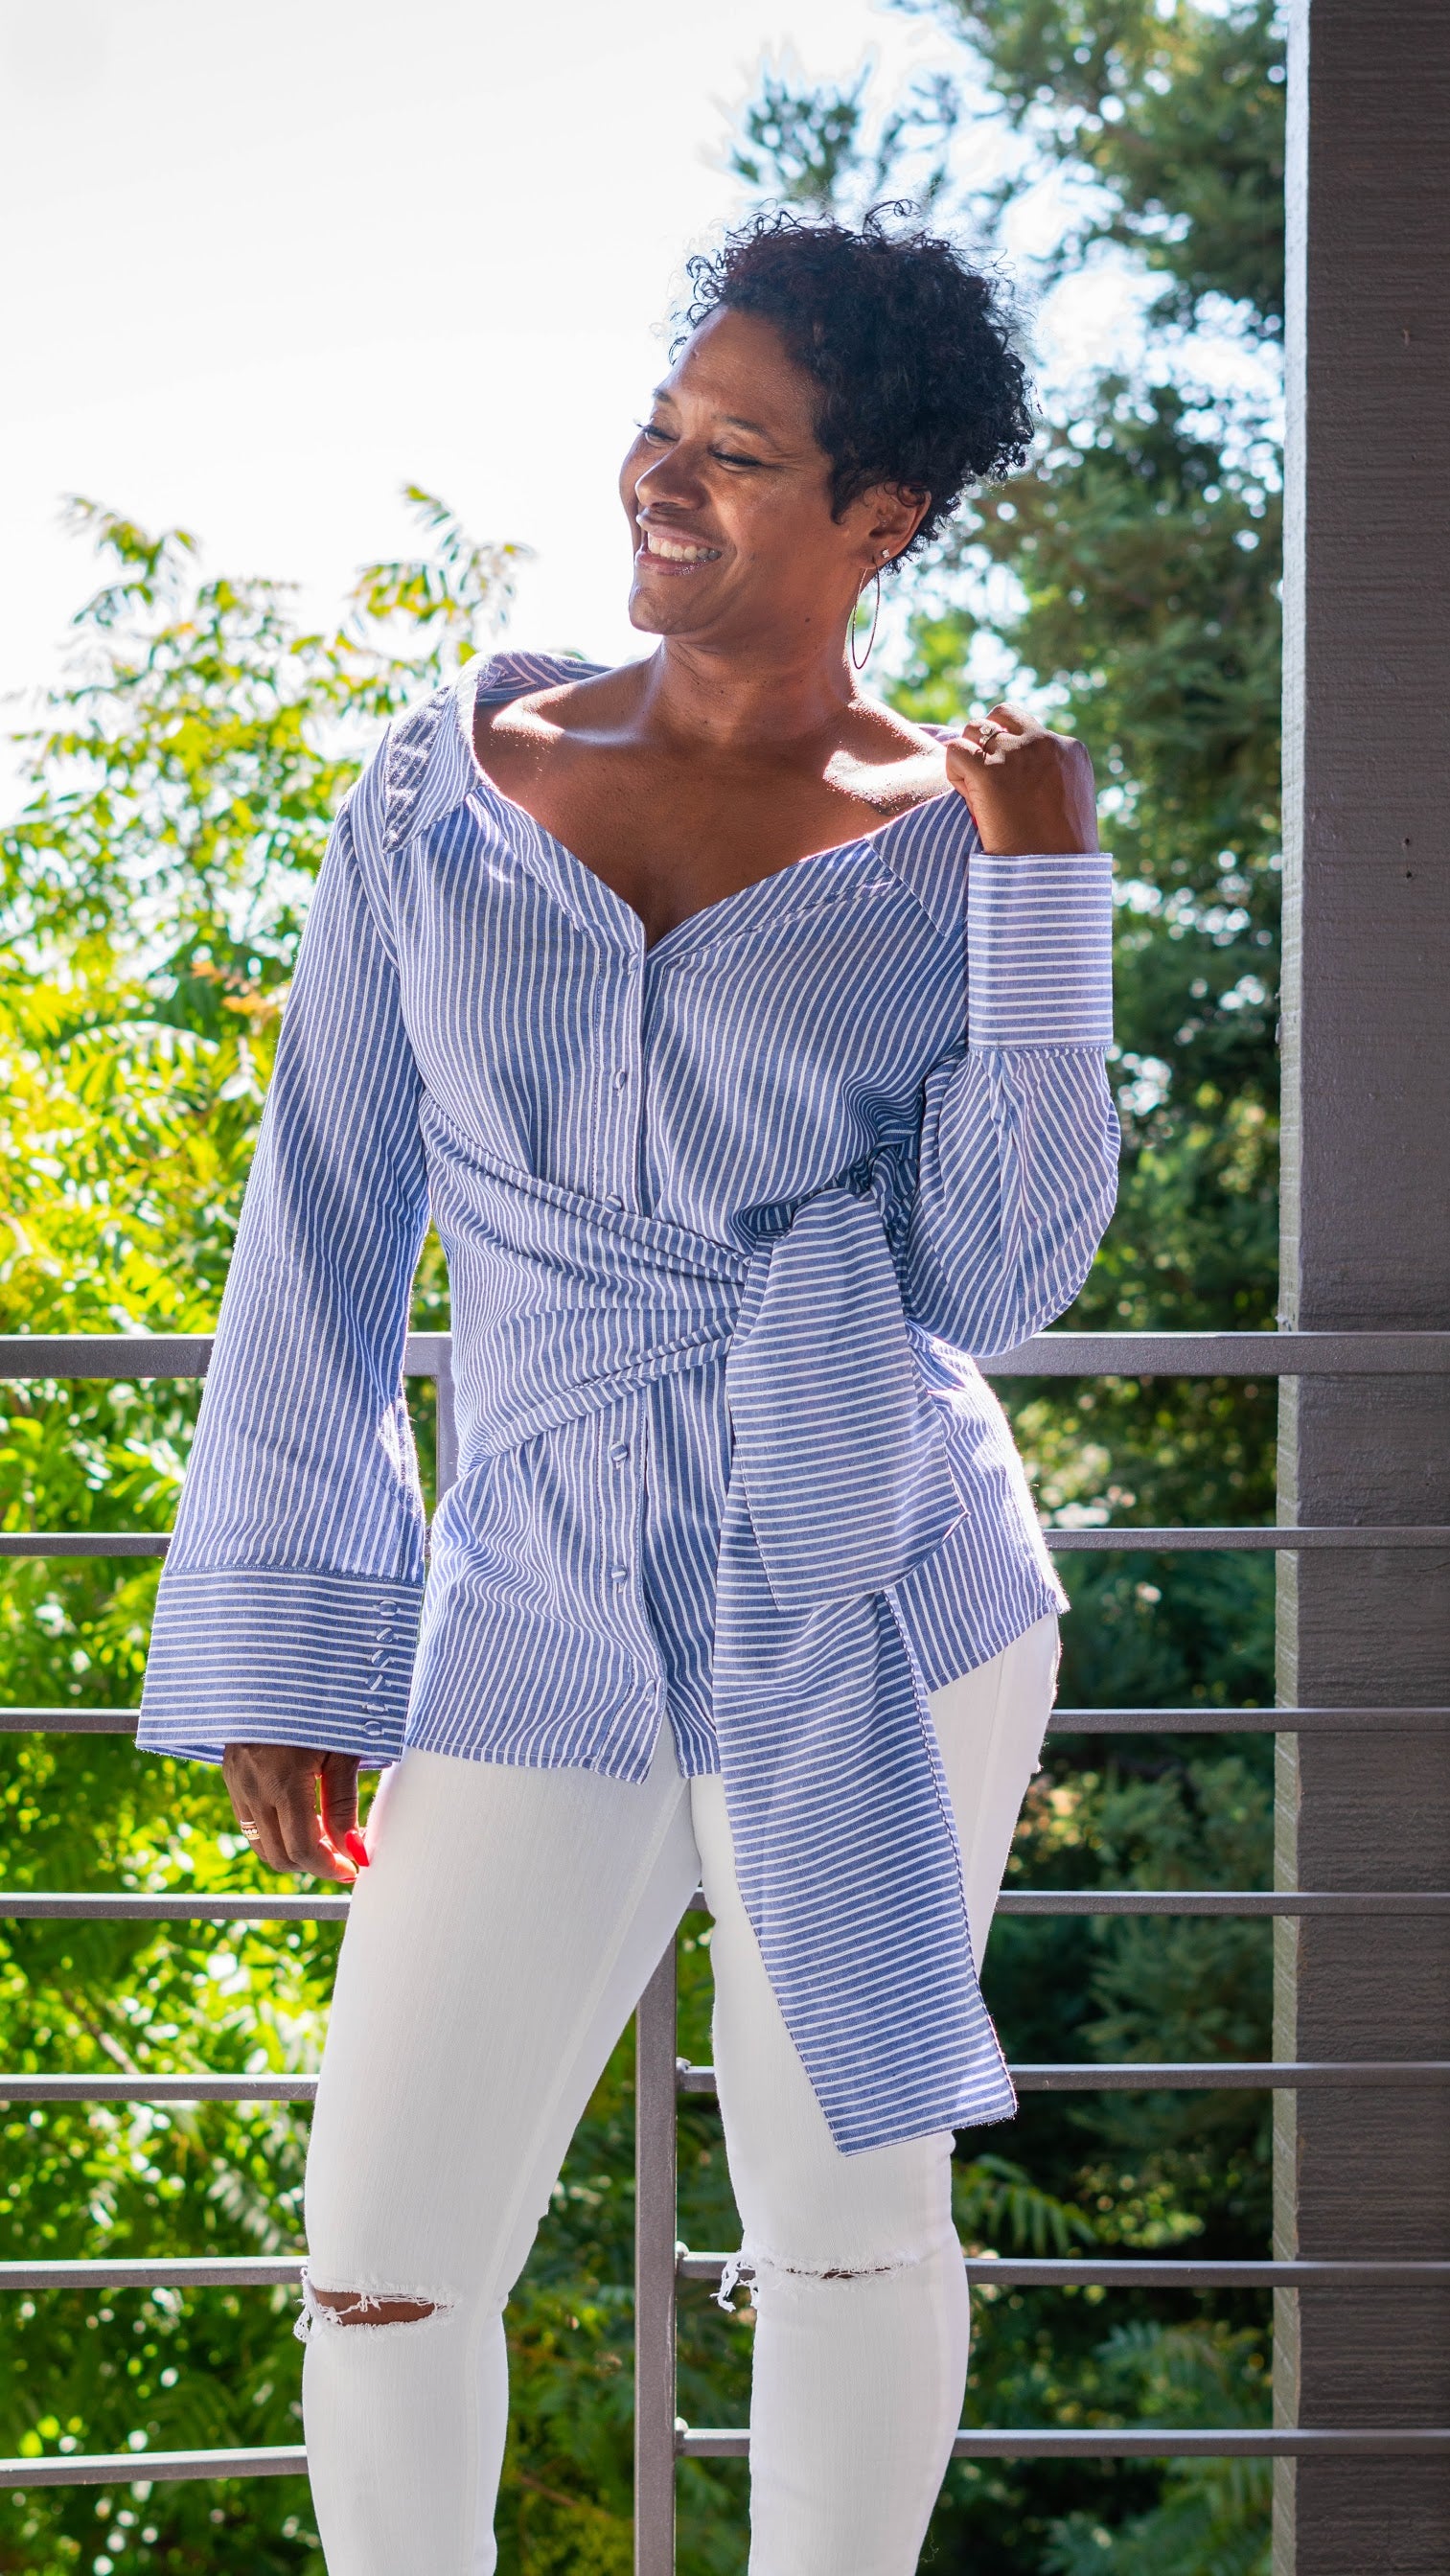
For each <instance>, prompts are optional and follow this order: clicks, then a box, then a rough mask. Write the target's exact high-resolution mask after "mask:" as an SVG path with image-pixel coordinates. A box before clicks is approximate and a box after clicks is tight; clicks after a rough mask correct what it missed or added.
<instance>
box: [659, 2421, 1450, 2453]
mask: <svg viewBox="0 0 1450 2576" xmlns="http://www.w3.org/2000/svg"><path fill="white" fill-rule="evenodd" d="M676 2446H677V2448H678V2451H679V2455H680V2457H681V2459H684V2460H744V2459H748V2458H749V2456H750V2435H749V2434H748V2433H747V2432H746V2431H745V2430H744V2428H743V2426H742V2428H741V2429H740V2430H739V2431H738V2432H737V2431H736V2430H735V2429H734V2428H733V2427H731V2428H730V2429H729V2430H726V2429H725V2428H723V2427H721V2428H718V2429H717V2428H716V2427H715V2426H713V2425H711V2426H705V2425H699V2426H696V2425H681V2426H680V2428H679V2431H678V2433H677V2435H676ZM1427 2451H1428V2452H1443V2451H1450V2427H1443V2428H1442V2427H1441V2426H1439V2425H1435V2426H1426V2427H1425V2428H1424V2429H1423V2430H1422V2429H1421V2428H1420V2427H1419V2426H1416V2427H1415V2428H1414V2429H1413V2430H1407V2431H1400V2430H1392V2429H1390V2428H1389V2427H1385V2428H1384V2429H1381V2428H1380V2427H1379V2426H1374V2427H1373V2428H1371V2427H1368V2426H1366V2427H1364V2428H1363V2429H1361V2428H1360V2427H1359V2426H1358V2425H1355V2426H1352V2427H1349V2428H1346V2429H1344V2430H1333V2431H1331V2430H1329V2429H1326V2430H1325V2431H1323V2432H1296V2431H1292V2430H1289V2429H1287V2428H1282V2427H1280V2426H1278V2425H1273V2426H1269V2425H1265V2426H1264V2427H1263V2429H1262V2430H1260V2429H1259V2427H1257V2426H1253V2427H1248V2428H1235V2429H1234V2430H1233V2431H1231V2432H1222V2433H1215V2432H1208V2431H1201V2430H1199V2429H1198V2428H1197V2427H1195V2428H1194V2430H1193V2431H1192V2432H1176V2431H1172V2430H1170V2429H1168V2428H1167V2427H1165V2428H1164V2429H1163V2430H1161V2431H1159V2430H1157V2429H1155V2428H1153V2427H1151V2426H1149V2425H1146V2424H1135V2425H1132V2426H1131V2427H1129V2428H1127V2429H1125V2430H1124V2431H1122V2432H1106V2431H1105V2432H1098V2431H1097V2430H1096V2429H1094V2430H1093V2431H1091V2432H1088V2431H1078V2430H1077V2429H1076V2427H1074V2429H1073V2430H1072V2431H1071V2432H1062V2431H1059V2430H1058V2429H1057V2428H1056V2427H1055V2426H1053V2427H1049V2428H1044V2429H1043V2430H1041V2431H1039V2430H1038V2429H1037V2428H1036V2427H1032V2428H1030V2429H1023V2430H1020V2431H1018V2430H1013V2431H1008V2432H997V2431H996V2430H995V2429H993V2430H992V2431H990V2432H987V2431H980V2432H979V2431H977V2430H976V2429H975V2428H974V2427H973V2428H969V2427H967V2426H965V2425H964V2426H963V2428H962V2430H961V2432H960V2433H958V2435H957V2438H956V2440H955V2441H954V2442H953V2444H952V2458H953V2459H954V2460H1293V2459H1300V2460H1302V2459H1307V2458H1314V2457H1318V2458H1321V2459H1322V2458H1325V2457H1334V2456H1342V2455H1348V2456H1352V2457H1356V2458H1361V2459H1363V2458H1370V2459H1374V2458H1391V2459H1394V2458H1403V2457H1405V2456H1406V2455H1423V2454H1424V2453H1425V2452H1427Z"/></svg>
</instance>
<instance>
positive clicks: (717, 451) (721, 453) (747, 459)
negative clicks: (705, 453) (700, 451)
mask: <svg viewBox="0 0 1450 2576" xmlns="http://www.w3.org/2000/svg"><path fill="white" fill-rule="evenodd" d="M710 453H711V455H712V456H714V457H718V459H719V461H720V463H721V464H722V465H759V464H760V462H761V459H760V458H759V457H758V456H732V455H731V453H730V451H729V449H728V448H726V447H712V448H711V450H710Z"/></svg>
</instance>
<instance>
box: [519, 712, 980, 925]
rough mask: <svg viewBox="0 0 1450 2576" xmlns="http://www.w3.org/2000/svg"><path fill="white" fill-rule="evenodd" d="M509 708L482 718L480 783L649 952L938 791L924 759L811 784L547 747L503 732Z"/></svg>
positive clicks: (758, 765) (830, 773)
mask: <svg viewBox="0 0 1450 2576" xmlns="http://www.w3.org/2000/svg"><path fill="white" fill-rule="evenodd" d="M510 712H511V711H509V710H507V709H505V710H501V711H499V712H498V714H496V715H494V716H493V717H490V715H489V714H488V712H486V711H484V710H480V713H479V719H478V728H477V733H476V747H477V750H478V756H479V759H480V761H481V762H482V764H483V766H484V768H485V770H486V771H487V773H488V775H489V777H490V778H491V779H492V780H493V782H494V784H495V786H497V787H499V788H501V789H502V791H503V793H504V794H505V795H506V796H508V797H511V798H512V799H513V800H514V801H515V802H516V803H517V804H520V805H522V806H523V807H524V808H525V809H526V811H527V812H528V813H530V814H531V815H532V816H533V817H534V819H535V820H536V821H537V822H539V823H541V824H542V825H543V827H544V829H545V831H547V832H549V833H550V834H552V836H553V837H554V839H555V840H557V841H560V842H562V843H563V844H564V846H565V848H566V849H568V850H570V851H571V852H573V853H574V854H575V856H576V857H577V858H578V859H579V860H581V861H582V863H583V864H584V865H585V866H586V867H587V868H589V869H591V870H592V871H593V873H594V874H595V875H596V876H598V877H599V878H600V879H601V880H602V881H603V883H604V884H605V885H607V886H608V887H609V888H610V890H611V892H612V893H614V894H616V895H617V896H618V897H619V898H620V900H621V901H622V902H624V903H627V904H628V905H629V907H630V909H631V911H632V912H634V913H636V914H637V915H638V916H639V918H640V920H641V921H642V922H643V924H644V929H645V938H646V941H647V943H648V944H649V945H651V946H652V945H653V944H654V943H655V942H656V941H657V940H659V939H662V938H664V937H665V936H666V934H667V933H668V932H670V931H671V930H675V929H678V928H679V927H680V925H681V924H682V923H684V922H686V921H688V920H690V919H691V918H692V917H693V916H694V915H696V914H698V913H701V912H704V911H705V910H707V909H708V908H709V907H710V906H711V905H713V904H717V903H720V902H722V901H723V900H725V899H727V898H728V897H730V896H731V895H735V894H739V893H741V892H743V891H744V889H745V888H746V887H748V886H752V885H756V884H759V883H760V882H761V881H762V880H764V879H766V878H769V877H773V876H777V875H780V874H781V873H783V872H784V871H785V870H786V869H789V868H792V867H794V866H797V865H798V864H799V862H800V861H801V860H802V859H805V858H808V857H812V856H814V855H816V854H817V853H819V852H821V851H823V850H828V849H834V848H836V847H837V846H838V845H840V844H841V843H843V842H847V841H850V840H852V839H855V838H856V837H858V836H860V835H862V834H868V833H872V832H874V831H877V830H879V829H880V828H881V827H882V825H883V824H885V823H888V822H890V821H891V820H892V819H893V818H894V817H895V816H896V815H898V814H900V813H903V812H906V811H908V810H909V809H910V808H911V807H912V806H914V805H916V804H919V803H922V802H924V801H926V800H927V799H928V798H930V797H932V796H936V795H938V794H940V792H941V788H942V784H943V772H942V765H941V762H940V760H939V759H938V758H936V757H935V756H934V755H932V754H930V753H927V754H923V755H921V756H919V757H914V758H912V759H909V760H906V761H903V762H901V763H900V764H898V765H896V766H894V767H892V768H889V769H880V770H878V769H870V770H868V769H865V768H863V767H862V766H860V765H859V764H857V765H854V766H853V765H852V764H850V763H849V762H842V763H837V764H832V765H831V766H829V767H828V769H827V771H826V774H824V775H815V774H813V773H811V772H810V771H803V770H801V769H800V768H799V767H795V766H792V765H790V764H788V763H786V762H783V761H782V762H770V761H762V760H761V759H760V758H759V757H758V756H752V757H751V758H750V759H749V760H748V761H745V760H742V761H739V762H731V761H728V760H726V761H721V760H711V761H708V762H700V761H693V760H686V759H683V758H680V757H676V756H673V755H671V754H668V753H662V752H660V751H659V750H657V749H655V748H654V747H652V746H646V745H640V744H634V743H629V742H618V743H603V744H601V743H597V742H590V743H589V744H587V745H584V744H580V743H576V742H574V741H572V740H571V739H570V738H569V737H568V736H567V735H565V736H560V737H556V738H554V739H553V740H552V741H550V740H548V739H546V738H545V737H544V736H543V735H542V734H541V733H540V731H539V730H538V728H536V727H531V726H529V725H528V724H527V723H520V724H518V725H511V724H510V723H509V721H508V719H509V714H510Z"/></svg>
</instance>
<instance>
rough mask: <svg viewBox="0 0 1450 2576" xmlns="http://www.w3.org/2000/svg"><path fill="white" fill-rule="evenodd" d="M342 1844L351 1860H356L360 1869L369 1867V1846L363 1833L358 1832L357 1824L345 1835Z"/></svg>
mask: <svg viewBox="0 0 1450 2576" xmlns="http://www.w3.org/2000/svg"><path fill="white" fill-rule="evenodd" d="M342 1845H343V1849H344V1851H345V1852H346V1853H347V1856H348V1859H349V1860H355V1861H356V1862H357V1865H358V1868H359V1869H366V1868H367V1866H368V1847H367V1844H366V1843H365V1842H364V1841H363V1838H362V1836H361V1834H360V1833H359V1832H358V1829H357V1827H356V1825H353V1826H351V1827H350V1828H349V1830H348V1831H347V1832H346V1833H345V1834H344V1835H343V1838H342Z"/></svg>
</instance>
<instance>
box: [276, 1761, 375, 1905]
mask: <svg viewBox="0 0 1450 2576" xmlns="http://www.w3.org/2000/svg"><path fill="white" fill-rule="evenodd" d="M316 1793H317V1773H316V1772H315V1771H307V1772H305V1773H298V1774H295V1775H294V1776H293V1777H292V1778H291V1779H289V1780H286V1781H284V1782H283V1783H282V1784H281V1786H280V1788H279V1791H278V1797H277V1823H278V1828H279V1831H280V1833H281V1836H282V1842H283V1847H284V1849H285V1850H286V1853H287V1858H286V1860H285V1862H284V1863H283V1867H284V1868H286V1869H305V1870H310V1871H311V1873H312V1875H313V1877H314V1878H338V1879H341V1880H342V1881H343V1883H344V1885H345V1886H348V1887H350V1886H351V1885H352V1882H353V1880H354V1879H355V1878H356V1876H357V1867H356V1864H355V1863H354V1862H352V1861H350V1860H347V1859H346V1858H345V1857H344V1856H343V1854H342V1853H340V1852H336V1851H334V1850H333V1847H332V1845H331V1843H330V1842H329V1840H328V1838H327V1836H326V1834H325V1833H324V1832H323V1829H322V1819H321V1817H320V1816H319V1815H318V1812H317V1794H316Z"/></svg>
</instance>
